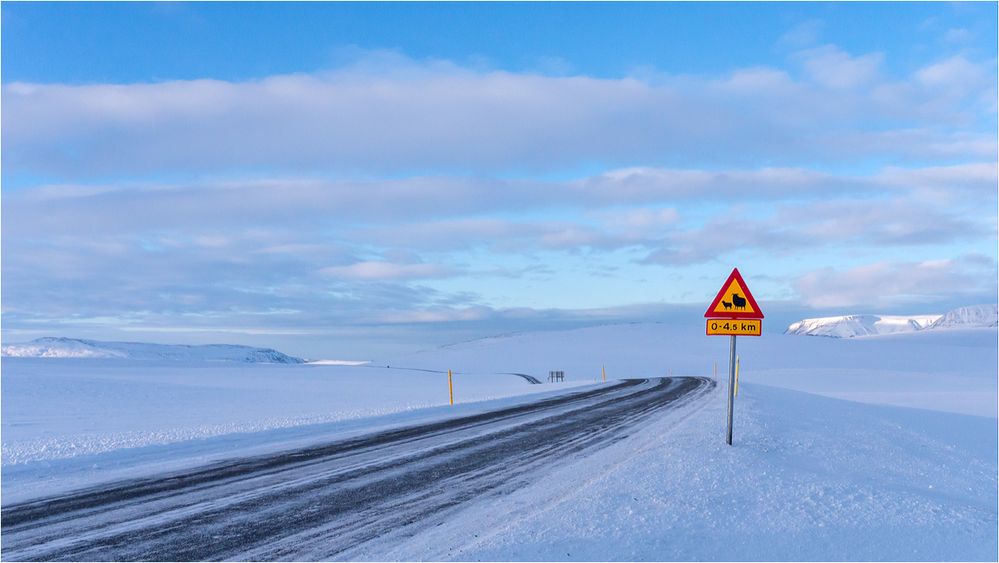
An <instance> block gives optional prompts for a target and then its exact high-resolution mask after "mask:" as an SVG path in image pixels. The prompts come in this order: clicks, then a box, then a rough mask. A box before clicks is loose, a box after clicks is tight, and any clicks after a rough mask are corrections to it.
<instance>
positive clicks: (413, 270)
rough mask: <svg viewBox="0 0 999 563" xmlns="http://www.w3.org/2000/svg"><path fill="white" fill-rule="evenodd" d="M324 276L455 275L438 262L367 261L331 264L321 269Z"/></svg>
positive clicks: (406, 277)
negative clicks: (341, 264) (398, 262)
mask: <svg viewBox="0 0 999 563" xmlns="http://www.w3.org/2000/svg"><path fill="white" fill-rule="evenodd" d="M320 273H322V274H323V275H324V276H327V277H331V278H339V279H344V280H364V281H368V280H412V279H427V278H441V277H447V276H451V275H454V272H453V271H452V270H451V269H450V268H445V267H443V266H440V265H437V264H396V263H392V262H381V261H366V262H357V263H354V264H350V265H347V266H329V267H326V268H323V269H322V270H320Z"/></svg>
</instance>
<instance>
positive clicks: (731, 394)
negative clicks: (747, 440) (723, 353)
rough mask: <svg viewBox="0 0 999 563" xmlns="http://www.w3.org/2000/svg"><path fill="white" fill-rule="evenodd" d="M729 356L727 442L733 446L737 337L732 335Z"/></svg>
mask: <svg viewBox="0 0 999 563" xmlns="http://www.w3.org/2000/svg"><path fill="white" fill-rule="evenodd" d="M730 348H731V349H730V350H729V355H728V434H726V436H725V442H726V443H727V444H728V445H730V446H731V445H732V405H733V403H734V402H735V335H734V334H733V335H732V345H731V347H730Z"/></svg>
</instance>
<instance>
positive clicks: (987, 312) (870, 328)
mask: <svg viewBox="0 0 999 563" xmlns="http://www.w3.org/2000/svg"><path fill="white" fill-rule="evenodd" d="M996 326H999V305H975V306H971V307H959V308H957V309H953V310H951V311H948V312H946V313H944V314H942V315H910V316H899V315H845V316H838V317H819V318H814V319H802V320H800V321H798V322H795V323H792V324H791V325H790V326H788V327H787V330H785V331H784V333H785V334H800V335H807V336H831V337H833V338H853V337H856V336H873V335H879V334H895V333H899V332H916V331H919V330H936V329H945V328H947V329H949V328H982V327H996Z"/></svg>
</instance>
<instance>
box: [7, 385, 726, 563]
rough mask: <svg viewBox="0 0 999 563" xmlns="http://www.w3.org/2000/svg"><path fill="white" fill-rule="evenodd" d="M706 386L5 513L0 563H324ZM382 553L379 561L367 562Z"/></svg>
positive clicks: (411, 530)
mask: <svg viewBox="0 0 999 563" xmlns="http://www.w3.org/2000/svg"><path fill="white" fill-rule="evenodd" d="M714 385H715V383H714V382H713V381H712V380H710V379H708V378H696V377H677V378H659V379H635V380H625V381H622V382H620V383H618V384H615V385H608V386H603V387H600V388H597V389H594V390H589V391H585V392H578V393H572V394H567V395H561V396H558V397H555V398H550V399H546V400H542V401H538V402H535V403H530V404H526V405H520V406H516V407H511V408H506V409H501V410H496V411H491V412H487V413H482V414H478V415H474V416H466V417H462V418H455V419H451V420H446V421H442V422H437V423H432V424H425V425H420V426H413V427H407V428H403V429H398V430H392V431H387V432H380V433H374V434H369V435H366V436H362V437H359V438H353V439H349V440H344V441H339V442H334V443H329V444H324V445H319V446H315V447H310V448H305V449H300V450H296V451H291V452H283V453H280V454H272V455H267V456H258V457H252V458H246V459H240V460H236V461H228V462H224V463H218V464H214V465H210V466H206V467H202V468H200V469H196V470H188V471H184V472H177V473H170V474H164V475H161V476H158V477H157V478H151V479H137V480H130V481H124V482H118V483H114V484H110V485H105V486H101V487H97V488H93V489H88V490H83V491H78V492H75V493H70V494H67V495H60V496H58V497H54V498H48V499H40V500H36V501H32V502H26V503H22V504H17V505H11V506H4V507H3V509H2V512H0V524H2V530H0V533H2V537H0V540H2V544H0V549H2V551H0V555H2V558H3V559H4V560H6V561H23V560H47V561H51V560H74V561H106V560H114V561H123V560H124V561H128V560H144V561H189V560H198V561H201V560H225V559H238V560H282V559H294V560H330V559H337V560H342V559H348V560H349V559H353V558H365V557H368V556H369V555H370V554H371V553H372V549H373V548H376V547H377V546H378V542H386V541H391V538H393V537H396V538H398V537H406V536H412V535H414V534H416V533H418V532H419V531H420V530H423V529H427V528H429V527H432V526H435V525H437V524H438V523H439V522H440V521H441V518H442V517H445V516H448V515H451V514H454V513H456V512H458V511H460V510H461V509H462V507H463V506H468V504H469V503H474V502H481V501H484V500H488V499H489V498H490V497H491V496H493V495H502V494H504V493H507V492H511V491H515V490H517V489H518V488H520V487H523V486H524V485H526V484H528V483H530V482H533V481H534V480H536V479H538V478H539V476H540V475H543V474H544V472H545V470H546V468H551V467H553V466H555V465H557V464H561V463H566V462H570V461H572V460H574V459H579V458H580V457H581V456H585V455H587V454H588V453H590V452H592V451H594V450H595V449H597V448H601V447H604V446H606V445H608V444H610V443H612V442H614V441H617V440H621V439H623V438H625V437H627V436H628V434H629V433H630V432H632V431H634V430H635V429H636V428H638V427H639V425H640V424H641V423H642V421H643V420H645V419H647V417H649V416H650V415H652V414H653V413H655V412H657V411H659V410H661V409H666V408H670V407H671V406H676V405H678V404H679V403H684V402H688V401H692V400H695V399H696V398H697V397H699V396H701V395H703V394H704V393H705V392H707V391H708V390H710V389H711V388H713V387H714ZM375 552H377V550H375Z"/></svg>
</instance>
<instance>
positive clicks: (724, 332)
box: [706, 319, 763, 336]
mask: <svg viewBox="0 0 999 563" xmlns="http://www.w3.org/2000/svg"><path fill="white" fill-rule="evenodd" d="M762 331H763V321H761V320H759V319H742V320H738V319H708V326H707V329H706V332H707V335H708V336H759V335H760V334H761V332H762Z"/></svg>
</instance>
